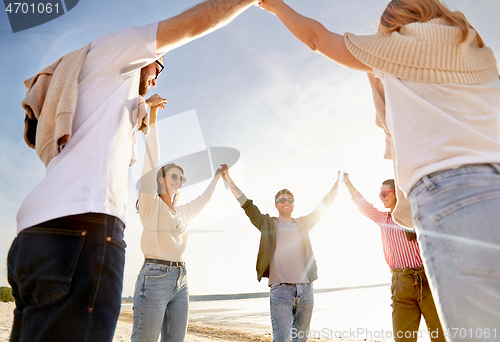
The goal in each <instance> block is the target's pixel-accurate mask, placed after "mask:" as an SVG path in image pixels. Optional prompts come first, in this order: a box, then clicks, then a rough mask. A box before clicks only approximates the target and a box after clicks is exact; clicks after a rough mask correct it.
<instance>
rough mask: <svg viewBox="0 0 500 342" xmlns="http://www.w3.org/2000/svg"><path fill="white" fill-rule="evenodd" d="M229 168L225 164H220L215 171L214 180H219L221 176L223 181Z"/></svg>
mask: <svg viewBox="0 0 500 342" xmlns="http://www.w3.org/2000/svg"><path fill="white" fill-rule="evenodd" d="M228 170H229V168H228V167H227V165H226V164H222V165H221V166H220V167H219V168H218V169H217V171H215V178H217V179H219V178H220V177H221V176H222V178H224V179H225V175H226V174H228Z"/></svg>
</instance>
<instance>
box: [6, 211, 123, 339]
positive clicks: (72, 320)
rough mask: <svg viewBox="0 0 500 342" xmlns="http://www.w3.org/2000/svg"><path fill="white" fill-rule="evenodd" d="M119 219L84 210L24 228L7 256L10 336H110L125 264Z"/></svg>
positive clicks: (27, 337)
mask: <svg viewBox="0 0 500 342" xmlns="http://www.w3.org/2000/svg"><path fill="white" fill-rule="evenodd" d="M123 229H124V225H123V223H122V222H121V221H120V220H119V219H117V218H116V217H113V216H109V215H105V214H95V213H88V214H82V215H73V216H66V217H62V218H58V219H55V220H51V221H47V222H44V223H42V224H39V225H37V226H35V227H30V228H27V229H25V230H23V231H22V232H21V233H19V235H18V236H17V237H16V239H15V240H14V242H13V243H12V246H11V248H10V251H9V255H8V257H7V266H8V279H9V283H10V285H11V286H12V294H13V296H14V298H15V300H16V309H15V310H14V324H13V327H12V332H11V337H10V340H11V341H15V342H17V341H30V342H36V341H61V342H62V341H72V342H77V341H89V342H90V341H99V342H101V341H102V342H105V341H112V339H113V334H114V331H115V327H116V322H117V320H118V315H119V313H120V303H121V293H122V286H123V269H124V265H125V247H126V245H125V242H124V241H123Z"/></svg>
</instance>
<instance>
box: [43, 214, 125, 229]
mask: <svg viewBox="0 0 500 342" xmlns="http://www.w3.org/2000/svg"><path fill="white" fill-rule="evenodd" d="M107 220H109V221H116V223H118V224H119V225H121V228H122V230H124V229H125V224H124V223H123V222H122V221H121V220H120V219H119V218H118V217H115V216H111V215H108V214H101V213H85V214H77V215H68V216H63V217H59V218H55V219H52V220H49V221H45V222H42V223H39V224H37V225H36V227H41V228H58V227H64V226H65V225H68V224H71V223H72V222H74V221H78V222H81V221H85V222H89V223H97V224H104V223H105V222H106V221H107Z"/></svg>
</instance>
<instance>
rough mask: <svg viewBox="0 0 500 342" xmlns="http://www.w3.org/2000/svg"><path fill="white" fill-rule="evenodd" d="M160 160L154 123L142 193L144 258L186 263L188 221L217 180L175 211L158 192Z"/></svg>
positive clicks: (148, 141) (210, 192)
mask: <svg viewBox="0 0 500 342" xmlns="http://www.w3.org/2000/svg"><path fill="white" fill-rule="evenodd" d="M158 161H159V148H158V136H157V129H156V124H153V125H151V129H150V132H149V134H148V138H147V141H146V155H145V156H144V167H143V170H142V178H141V190H140V192H139V216H140V217H141V221H142V225H143V227H144V230H143V232H142V238H141V248H142V252H143V253H144V257H145V258H152V259H162V260H169V261H184V256H183V255H184V252H185V250H186V244H187V239H188V232H187V231H186V228H187V226H188V225H189V221H190V220H191V219H192V218H194V217H195V216H196V215H198V214H199V213H200V212H201V210H202V209H203V207H204V206H205V205H206V204H207V203H208V201H209V200H210V198H211V197H212V194H213V192H214V190H215V187H216V186H217V181H218V180H217V179H216V178H214V179H213V180H212V182H211V183H210V185H209V186H208V187H207V189H206V190H205V192H203V194H201V195H200V196H198V197H197V198H196V199H194V200H192V201H191V202H189V203H187V204H184V205H180V206H174V209H175V212H174V211H172V210H171V209H170V208H169V207H168V206H167V204H166V203H165V202H163V200H162V199H161V198H160V196H159V195H158V193H157V191H156V188H157V183H156V173H157V169H158ZM151 162H152V163H153V164H151Z"/></svg>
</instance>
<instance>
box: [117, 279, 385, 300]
mask: <svg viewBox="0 0 500 342" xmlns="http://www.w3.org/2000/svg"><path fill="white" fill-rule="evenodd" d="M389 285H391V284H390V283H384V284H372V285H358V286H347V287H333V288H326V289H314V293H326V292H337V291H348V290H359V289H367V288H375V287H382V286H389ZM266 297H269V292H254V293H234V294H210V295H193V296H189V301H190V302H203V301H211V300H233V299H250V298H266ZM122 302H123V303H131V302H132V297H124V298H122Z"/></svg>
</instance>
